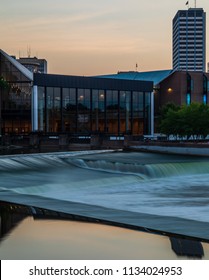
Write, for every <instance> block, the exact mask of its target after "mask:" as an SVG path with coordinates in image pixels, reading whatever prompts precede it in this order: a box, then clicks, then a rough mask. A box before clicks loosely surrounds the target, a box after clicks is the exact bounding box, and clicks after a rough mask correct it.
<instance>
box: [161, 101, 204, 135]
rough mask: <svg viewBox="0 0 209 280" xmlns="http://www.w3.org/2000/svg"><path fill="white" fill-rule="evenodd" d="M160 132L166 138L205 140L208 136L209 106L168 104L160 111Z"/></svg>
mask: <svg viewBox="0 0 209 280" xmlns="http://www.w3.org/2000/svg"><path fill="white" fill-rule="evenodd" d="M160 132H161V133H164V134H166V135H167V136H170V135H175V136H176V137H177V136H178V137H180V138H181V137H187V139H188V138H190V137H191V136H192V137H193V138H194V139H196V138H200V137H201V138H205V137H206V136H207V135H208V134H209V106H208V105H205V104H200V103H192V104H191V105H189V106H186V105H183V106H182V107H178V106H173V105H171V104H168V105H167V106H164V108H162V111H161V122H160Z"/></svg>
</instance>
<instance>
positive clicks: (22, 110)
mask: <svg viewBox="0 0 209 280" xmlns="http://www.w3.org/2000/svg"><path fill="white" fill-rule="evenodd" d="M32 79H33V76H32V73H30V72H29V71H28V70H27V69H25V67H23V66H22V65H21V64H19V63H18V62H17V61H16V60H15V59H13V58H12V57H10V56H8V55H7V54H6V53H4V52H3V51H2V50H0V135H3V134H27V133H29V132H30V131H31V91H32Z"/></svg>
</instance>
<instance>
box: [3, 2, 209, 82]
mask: <svg viewBox="0 0 209 280" xmlns="http://www.w3.org/2000/svg"><path fill="white" fill-rule="evenodd" d="M186 2H187V1H186V0H59V1H57V0H36V1H28V0H18V1H14V0H0V3H1V8H0V34H1V35H0V49H3V50H4V51H5V52H6V53H8V54H10V55H15V56H16V57H17V58H18V57H19V56H21V57H25V56H28V54H30V56H31V57H33V56H37V57H39V58H45V59H46V60H47V61H48V72H49V73H54V74H66V75H81V76H91V75H100V74H111V73H117V72H118V71H135V70H136V64H137V65H138V68H137V70H138V71H152V70H160V69H171V68H172V19H173V17H174V16H175V14H176V12H177V11H178V10H184V9H187V8H188V6H186ZM194 2H195V1H194V0H190V1H189V6H190V7H194ZM197 8H203V9H204V10H205V12H206V17H207V31H208V32H209V20H208V17H209V0H197ZM208 32H207V33H208ZM207 37H208V38H207V61H209V46H208V45H209V36H207Z"/></svg>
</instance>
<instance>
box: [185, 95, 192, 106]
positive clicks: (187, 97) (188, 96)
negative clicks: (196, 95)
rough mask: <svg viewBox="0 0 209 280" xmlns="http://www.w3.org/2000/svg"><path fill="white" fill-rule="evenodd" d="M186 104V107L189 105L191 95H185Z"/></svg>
mask: <svg viewBox="0 0 209 280" xmlns="http://www.w3.org/2000/svg"><path fill="white" fill-rule="evenodd" d="M186 104H187V105H190V104H191V93H187V95H186Z"/></svg>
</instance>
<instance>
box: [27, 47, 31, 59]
mask: <svg viewBox="0 0 209 280" xmlns="http://www.w3.org/2000/svg"><path fill="white" fill-rule="evenodd" d="M27 55H28V57H29V58H30V56H31V47H30V46H27Z"/></svg>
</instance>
